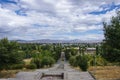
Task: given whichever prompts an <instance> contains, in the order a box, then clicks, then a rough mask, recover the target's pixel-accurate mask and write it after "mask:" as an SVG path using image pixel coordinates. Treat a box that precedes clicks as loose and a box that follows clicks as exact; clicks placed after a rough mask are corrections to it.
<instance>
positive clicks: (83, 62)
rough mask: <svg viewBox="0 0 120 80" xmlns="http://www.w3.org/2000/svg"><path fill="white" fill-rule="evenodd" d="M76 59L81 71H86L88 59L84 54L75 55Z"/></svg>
mask: <svg viewBox="0 0 120 80" xmlns="http://www.w3.org/2000/svg"><path fill="white" fill-rule="evenodd" d="M76 59H77V61H78V66H79V67H80V68H81V70H82V71H87V69H88V59H87V57H86V56H84V55H83V56H81V55H79V56H77V57H76Z"/></svg>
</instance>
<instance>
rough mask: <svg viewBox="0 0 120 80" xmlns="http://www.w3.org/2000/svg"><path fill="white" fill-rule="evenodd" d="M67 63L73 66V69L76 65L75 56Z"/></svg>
mask: <svg viewBox="0 0 120 80" xmlns="http://www.w3.org/2000/svg"><path fill="white" fill-rule="evenodd" d="M69 63H70V65H71V66H74V67H76V66H77V65H78V64H77V61H76V57H75V56H71V57H70V59H69Z"/></svg>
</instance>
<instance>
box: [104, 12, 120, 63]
mask: <svg viewBox="0 0 120 80" xmlns="http://www.w3.org/2000/svg"><path fill="white" fill-rule="evenodd" d="M103 26H104V36H105V40H104V44H103V50H104V54H102V55H103V57H105V58H106V59H107V60H108V61H120V11H118V12H117V16H113V17H112V18H111V21H110V23H106V22H104V23H103Z"/></svg>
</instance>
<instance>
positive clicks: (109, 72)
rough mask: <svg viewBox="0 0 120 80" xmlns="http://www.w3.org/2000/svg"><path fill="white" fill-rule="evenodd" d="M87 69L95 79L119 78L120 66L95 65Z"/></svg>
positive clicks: (119, 79)
mask: <svg viewBox="0 0 120 80" xmlns="http://www.w3.org/2000/svg"><path fill="white" fill-rule="evenodd" d="M89 71H90V72H91V73H92V74H93V76H94V77H95V78H96V80H120V66H96V67H90V68H89Z"/></svg>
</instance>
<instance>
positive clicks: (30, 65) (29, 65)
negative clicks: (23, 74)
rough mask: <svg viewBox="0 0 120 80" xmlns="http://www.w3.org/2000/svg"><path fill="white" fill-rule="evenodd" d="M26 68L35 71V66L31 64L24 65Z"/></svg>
mask: <svg viewBox="0 0 120 80" xmlns="http://www.w3.org/2000/svg"><path fill="white" fill-rule="evenodd" d="M26 68H27V69H36V68H37V66H36V64H34V63H31V64H28V65H26Z"/></svg>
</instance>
